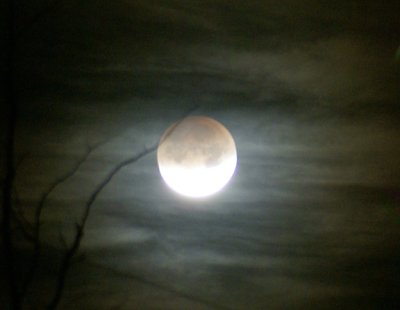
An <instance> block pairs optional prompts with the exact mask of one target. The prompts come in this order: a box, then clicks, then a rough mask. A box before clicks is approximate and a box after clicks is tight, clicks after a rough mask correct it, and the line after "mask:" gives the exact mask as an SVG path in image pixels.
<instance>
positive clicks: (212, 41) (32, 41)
mask: <svg viewBox="0 0 400 310" xmlns="http://www.w3.org/2000/svg"><path fill="white" fill-rule="evenodd" d="M49 3H50V4H49ZM399 12H400V4H399V2H398V1H371V0H363V1H361V0H357V1H351V0H350V1H344V0H337V1H314V0H305V1H295V0H281V1H268V0H264V1H261V0H259V1H257V0H249V1H233V0H232V1H229V0H213V1H211V0H204V1H184V0H163V1H162V0H153V1H149V0H147V1H145V0H138V1H135V0H115V1H102V0H89V1H77V0H68V1H65V0H61V1H55V2H54V3H52V2H46V1H35V3H31V1H21V2H20V4H19V5H18V19H17V21H18V22H17V30H18V41H17V49H18V50H17V53H16V57H17V82H18V83H17V85H18V86H17V90H18V92H17V93H18V100H19V120H18V133H17V157H18V158H20V157H22V156H24V160H23V161H22V162H21V165H20V166H19V168H18V172H17V179H16V188H17V190H18V194H19V196H20V200H21V203H22V207H23V209H24V210H25V212H26V214H27V217H28V218H29V216H30V214H32V210H33V208H34V206H35V204H36V203H37V201H38V199H39V197H40V194H41V193H42V192H43V191H44V190H45V189H46V188H47V186H48V185H49V183H50V182H52V181H53V180H54V179H56V178H57V177H59V176H60V175H63V174H64V173H65V172H67V171H69V170H70V169H71V167H72V166H73V165H74V163H76V161H77V160H79V158H81V156H82V155H83V154H84V153H85V150H86V146H87V144H90V145H94V144H96V143H101V145H100V146H99V147H98V148H96V149H95V150H94V151H93V153H92V154H91V155H90V156H89V158H88V160H87V161H86V162H85V163H84V164H83V165H82V166H81V168H80V169H79V171H78V172H77V173H76V174H75V175H74V176H73V177H72V178H70V179H68V180H67V181H66V182H64V183H63V184H61V185H60V186H59V187H57V188H56V190H55V191H54V192H53V193H52V195H51V196H50V197H49V199H48V201H47V204H46V207H45V211H44V214H43V220H44V224H43V235H42V236H43V242H44V244H45V250H44V251H43V257H42V265H43V266H42V268H41V270H40V272H39V274H38V275H37V276H36V278H35V282H34V287H33V288H32V290H31V291H30V295H29V298H28V301H27V309H41V306H40V305H43V303H45V302H46V300H48V298H49V296H50V295H51V293H52V289H53V288H54V277H53V273H54V269H55V268H57V264H59V254H60V251H61V250H62V245H61V244H60V242H59V235H60V234H63V235H64V236H65V238H66V239H67V240H68V241H69V240H70V237H71V236H72V235H71V233H72V232H73V230H74V223H75V222H76V221H77V219H78V218H79V216H80V214H81V212H82V210H83V206H84V203H85V201H86V200H87V198H88V197H89V195H90V193H91V192H93V190H94V188H95V187H96V185H97V184H98V183H99V182H100V181H101V180H102V179H103V178H104V176H105V175H106V174H107V172H109V171H110V170H111V169H112V168H113V167H114V166H115V165H117V164H118V163H119V162H121V161H123V160H124V159H126V158H129V157H131V156H134V155H135V154H137V153H139V152H140V151H141V150H143V149H144V148H145V147H149V146H151V145H153V144H154V143H157V141H158V139H159V138H160V137H161V135H162V134H163V132H164V130H165V129H166V128H167V127H169V126H170V125H171V124H172V123H173V122H175V121H177V120H178V119H179V118H180V117H181V116H182V115H183V114H184V113H185V111H187V110H189V109H191V108H193V107H198V108H197V109H196V110H195V112H193V114H194V115H206V116H210V117H213V118H216V119H217V120H219V121H220V122H222V123H223V124H224V125H225V126H226V127H227V128H228V129H229V130H230V132H231V133H232V135H233V137H234V139H235V141H236V145H237V150H238V167H237V171H236V174H235V176H234V178H233V179H232V181H231V182H230V183H229V184H228V186H227V187H226V188H225V189H224V190H223V191H222V192H220V193H219V194H216V195H215V196H212V197H210V198H207V199H203V200H199V201H193V200H189V199H184V198H182V197H180V196H178V195H176V194H174V193H173V192H172V191H170V190H169V189H168V188H167V187H166V185H165V184H164V183H163V181H162V180H161V178H160V176H159V172H158V167H157V163H156V156H155V153H151V154H150V155H148V156H145V157H144V158H142V159H141V160H140V161H139V162H137V163H135V164H132V165H130V166H128V167H126V168H124V169H123V170H121V171H120V172H119V173H118V174H117V175H116V176H115V178H114V179H113V180H112V181H111V182H110V184H109V185H108V186H107V187H106V188H105V189H104V190H103V191H102V193H101V195H100V196H99V197H98V199H97V201H96V202H95V204H94V206H93V209H92V213H91V215H90V219H89V222H88V224H87V227H86V234H85V238H84V241H83V244H82V248H81V251H80V253H81V254H82V255H83V257H84V259H81V260H80V261H79V262H77V263H76V264H74V265H73V267H72V269H71V270H70V272H69V273H68V280H67V286H66V289H65V295H64V297H63V300H62V303H61V307H60V308H61V309H282V308H285V309H354V308H360V309H390V308H392V309H395V308H398V306H399V304H400V298H399V296H400V280H399V279H400V278H399V275H400V140H399V137H400V122H399V120H400V108H399V103H400V101H399V80H400V78H399V56H397V58H396V53H398V48H399V45H400V40H399V38H400V22H399V17H398V15H399ZM17 256H18V259H19V261H20V262H21V263H22V264H24V263H25V262H27V261H28V260H29V248H28V247H27V246H26V245H23V244H21V245H20V246H18V255H17ZM396 305H397V307H396Z"/></svg>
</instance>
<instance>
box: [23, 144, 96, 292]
mask: <svg viewBox="0 0 400 310" xmlns="http://www.w3.org/2000/svg"><path fill="white" fill-rule="evenodd" d="M102 144H103V143H98V144H96V145H95V146H87V150H86V151H85V154H84V155H83V156H82V158H80V159H79V161H78V162H77V163H76V164H75V166H74V167H73V168H72V169H71V170H70V171H68V172H67V173H66V174H65V175H63V176H61V177H60V178H57V179H56V180H54V181H53V182H52V183H51V184H50V185H49V187H48V188H47V190H46V191H45V192H44V193H43V194H42V195H41V197H40V200H39V202H38V205H37V207H36V209H35V215H34V224H33V255H32V259H31V262H30V265H29V268H28V272H27V275H26V278H25V281H24V283H23V286H22V294H21V296H22V298H24V297H25V296H26V292H27V290H28V288H29V286H30V285H31V283H32V280H33V278H34V275H35V272H36V269H37V265H38V260H39V256H40V252H41V242H40V232H41V230H40V228H41V224H42V222H41V217H42V212H43V208H44V206H45V204H46V201H47V199H48V197H49V196H50V194H51V193H53V192H54V190H55V189H56V188H57V187H58V186H59V185H60V184H62V183H64V182H65V181H67V180H68V179H69V178H71V177H72V176H74V175H75V173H76V172H77V171H78V170H79V169H80V167H81V166H82V165H83V163H84V162H86V160H87V159H88V157H89V155H90V154H91V153H92V152H93V150H95V149H96V148H98V147H99V146H100V145H102Z"/></svg>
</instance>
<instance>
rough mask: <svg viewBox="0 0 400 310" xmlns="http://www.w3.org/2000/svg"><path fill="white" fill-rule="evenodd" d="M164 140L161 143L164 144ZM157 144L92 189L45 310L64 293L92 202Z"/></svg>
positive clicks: (120, 167)
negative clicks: (117, 176)
mask: <svg viewBox="0 0 400 310" xmlns="http://www.w3.org/2000/svg"><path fill="white" fill-rule="evenodd" d="M196 109H198V107H197V106H196V107H194V108H192V109H190V110H188V111H187V112H186V113H185V114H184V116H183V118H182V119H181V120H180V121H178V122H177V125H175V126H174V128H176V127H177V126H178V125H179V124H180V122H182V120H183V119H184V118H185V117H187V116H188V115H189V114H191V113H192V112H193V111H195V110H196ZM164 141H165V139H164V140H163V141H161V143H162V142H164ZM158 145H159V143H154V144H153V145H152V146H150V147H148V148H145V149H144V150H143V151H141V152H139V153H138V154H136V155H135V156H133V157H131V158H128V159H126V160H124V161H122V162H121V163H119V164H118V165H116V166H115V167H114V168H113V169H112V170H111V171H110V172H109V173H108V174H107V175H106V177H105V178H104V179H103V180H102V181H101V182H100V183H99V184H98V185H97V187H96V188H95V189H94V191H93V192H92V194H91V195H90V196H89V199H88V200H87V202H86V204H85V209H84V212H83V215H82V218H81V222H80V223H79V224H76V233H75V237H74V240H73V242H72V244H71V246H70V248H69V249H68V250H67V251H66V252H65V254H64V256H63V258H62V261H61V265H60V269H59V273H58V281H57V287H56V291H55V294H54V296H53V299H52V300H51V302H50V303H49V305H48V307H47V309H49V310H54V309H56V308H57V306H58V304H59V303H60V300H61V297H62V293H63V291H64V286H65V279H66V276H67V272H68V269H69V268H70V266H71V260H72V258H73V257H74V255H75V254H76V253H77V252H78V250H79V247H80V244H81V242H82V238H83V236H84V230H85V226H86V223H87V220H88V218H89V215H90V211H91V209H92V206H93V204H94V202H95V201H96V198H97V197H98V196H99V194H100V193H101V191H102V190H103V189H104V188H105V187H106V186H107V185H108V184H109V183H110V181H111V180H112V178H113V177H114V176H115V175H116V174H117V173H118V172H119V171H120V170H121V169H122V168H124V167H126V166H128V165H130V164H133V163H136V162H137V161H138V160H140V159H142V158H143V157H145V156H146V155H148V154H150V153H152V152H154V151H155V150H156V149H157V147H158Z"/></svg>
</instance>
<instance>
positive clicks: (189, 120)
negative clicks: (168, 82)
mask: <svg viewBox="0 0 400 310" xmlns="http://www.w3.org/2000/svg"><path fill="white" fill-rule="evenodd" d="M157 161H158V167H159V170H160V174H161V176H162V178H163V179H164V181H165V183H167V185H168V186H169V187H170V188H171V189H172V190H174V191H175V192H177V193H179V194H181V195H184V196H187V197H193V198H200V197H205V196H209V195H212V194H214V193H216V192H218V191H219V190H221V189H222V188H223V187H224V186H225V185H226V184H227V183H228V182H229V180H230V179H231V177H232V175H233V173H234V172H235V168H236V162H237V153H236V146H235V141H234V140H233V138H232V135H231V134H230V133H229V131H228V130H227V129H226V128H225V127H224V126H223V125H222V124H221V123H219V122H217V121H216V120H214V119H212V118H209V117H206V116H190V117H186V118H184V119H183V120H181V121H178V122H176V123H174V124H172V125H171V126H170V127H169V128H168V129H167V130H166V131H165V133H164V134H163V136H162V137H161V139H160V143H159V145H158V149H157Z"/></svg>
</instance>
